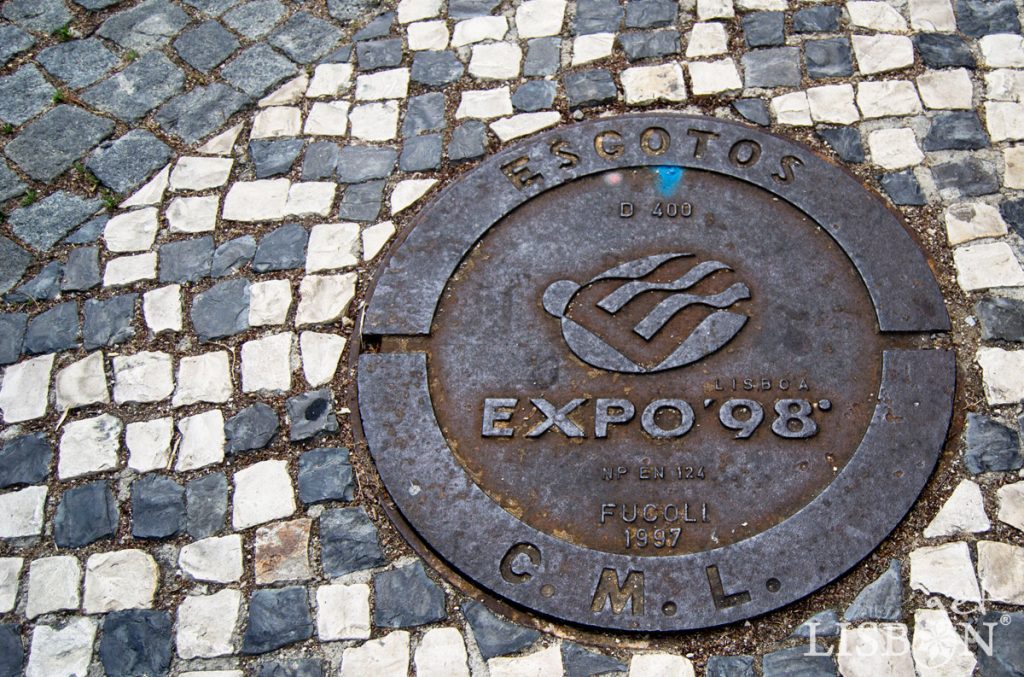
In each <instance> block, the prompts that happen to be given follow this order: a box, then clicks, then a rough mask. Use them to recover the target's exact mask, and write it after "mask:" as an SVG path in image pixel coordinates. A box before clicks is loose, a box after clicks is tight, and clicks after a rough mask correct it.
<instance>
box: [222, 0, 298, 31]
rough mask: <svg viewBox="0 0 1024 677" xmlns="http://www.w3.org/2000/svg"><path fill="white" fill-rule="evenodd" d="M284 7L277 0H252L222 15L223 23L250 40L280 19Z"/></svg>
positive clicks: (269, 28)
mask: <svg viewBox="0 0 1024 677" xmlns="http://www.w3.org/2000/svg"><path fill="white" fill-rule="evenodd" d="M284 14H285V7H284V5H282V4H281V3H280V2H278V1H277V0H253V2H247V3H245V4H244V5H240V6H238V7H236V8H234V9H233V10H231V11H230V12H228V13H227V14H225V15H224V23H226V24H227V25H228V27H229V28H230V29H231V30H233V31H235V32H236V33H241V34H242V35H244V36H245V37H247V38H249V39H250V40H255V39H256V38H261V37H263V36H264V35H266V34H267V33H269V32H270V31H271V30H272V29H273V28H274V26H276V25H277V24H278V22H279V21H281V18H282V17H283V16H284Z"/></svg>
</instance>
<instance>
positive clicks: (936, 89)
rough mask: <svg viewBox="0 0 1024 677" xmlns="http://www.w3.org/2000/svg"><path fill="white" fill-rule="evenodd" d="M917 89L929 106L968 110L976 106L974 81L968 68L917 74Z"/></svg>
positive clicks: (925, 103)
mask: <svg viewBox="0 0 1024 677" xmlns="http://www.w3.org/2000/svg"><path fill="white" fill-rule="evenodd" d="M917 89H918V91H920V92H921V99H922V100H923V101H924V105H925V106H927V107H928V108H932V109H939V110H955V109H964V110H968V109H970V108H972V107H973V106H974V103H973V102H974V83H972V82H971V76H970V74H969V73H968V72H967V69H966V68H957V69H954V70H948V71H927V72H925V73H922V74H921V75H919V76H917Z"/></svg>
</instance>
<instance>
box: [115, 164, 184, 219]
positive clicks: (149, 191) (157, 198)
mask: <svg viewBox="0 0 1024 677" xmlns="http://www.w3.org/2000/svg"><path fill="white" fill-rule="evenodd" d="M170 175H171V166H170V165H167V166H166V167H164V168H163V169H161V170H160V171H159V172H157V174H156V176H154V177H153V178H152V179H150V180H149V181H147V182H146V183H145V184H143V186H142V188H139V189H138V190H137V191H135V193H133V194H132V196H131V197H129V198H128V199H127V200H125V201H124V202H122V203H121V204H119V205H118V208H119V209H128V208H129V207H148V206H150V205H157V204H160V203H161V202H163V199H164V193H166V192H167V186H168V184H169V183H170Z"/></svg>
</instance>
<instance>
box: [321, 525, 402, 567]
mask: <svg viewBox="0 0 1024 677" xmlns="http://www.w3.org/2000/svg"><path fill="white" fill-rule="evenodd" d="M320 558H321V561H322V563H323V569H324V575H326V576H329V577H335V576H344V575H345V574H348V573H352V572H353V571H361V570H363V569H370V568H372V567H379V566H382V565H383V564H386V563H387V560H386V559H385V558H384V553H383V552H382V551H381V549H380V540H379V538H378V536H377V527H375V526H374V525H373V522H371V521H370V518H369V517H368V516H367V515H366V511H365V510H363V509H362V508H336V509H332V510H324V512H323V514H322V515H321V516H320Z"/></svg>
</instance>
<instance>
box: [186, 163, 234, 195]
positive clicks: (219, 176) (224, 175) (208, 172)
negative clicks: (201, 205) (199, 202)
mask: <svg viewBox="0 0 1024 677" xmlns="http://www.w3.org/2000/svg"><path fill="white" fill-rule="evenodd" d="M234 164H235V161H234V160H232V159H231V158H216V157H197V156H185V157H183V158H181V159H180V160H178V162H177V164H175V165H174V171H172V172H171V190H208V189H210V188H220V187H221V186H223V185H224V184H226V183H227V182H228V177H229V176H231V168H232V167H233V166H234Z"/></svg>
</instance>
